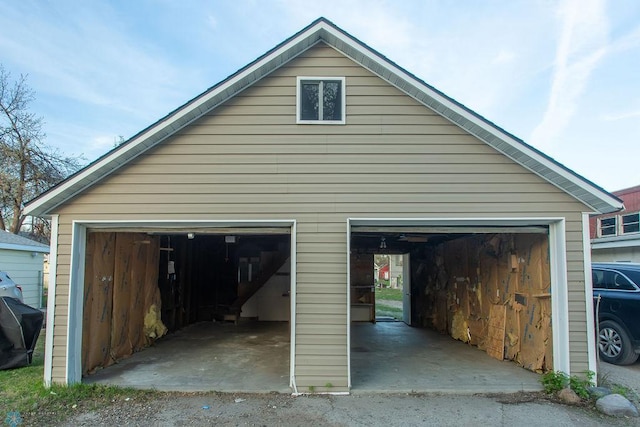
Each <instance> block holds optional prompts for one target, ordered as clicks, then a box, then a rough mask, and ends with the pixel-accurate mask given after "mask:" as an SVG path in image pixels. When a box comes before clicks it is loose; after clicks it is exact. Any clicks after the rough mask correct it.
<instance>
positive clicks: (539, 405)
mask: <svg viewBox="0 0 640 427" xmlns="http://www.w3.org/2000/svg"><path fill="white" fill-rule="evenodd" d="M127 399H128V400H127ZM96 403H97V402H80V403H78V404H77V406H76V408H74V409H73V412H74V413H73V414H72V415H71V416H70V417H68V418H67V419H66V420H64V421H62V422H58V423H55V422H52V420H53V419H55V418H56V417H55V414H39V413H38V412H37V411H34V412H33V413H30V414H23V420H24V425H58V426H122V425H128V426H129V425H130V426H148V425H154V426H194V425H195V426H201V425H202V426H204V425H217V426H272V425H278V426H300V425H323V426H371V425H385V426H405V425H443V426H447V425H451V426H453V425H456V426H457V425H475V424H478V423H480V422H481V423H482V424H486V425H518V424H522V423H523V421H526V420H528V421H532V420H535V424H537V425H568V426H571V425H575V426H594V427H595V426H600V425H603V424H606V425H614V426H629V425H635V424H634V423H635V422H636V420H629V419H614V418H610V417H605V416H603V415H601V414H598V413H596V412H595V411H593V410H591V409H589V408H587V407H579V406H566V405H562V404H559V403H557V402H556V401H554V400H553V399H550V398H549V397H548V396H547V395H544V394H542V393H515V394H493V395H450V394H444V395H438V394H419V393H411V394H367V395H361V394H355V395H349V396H326V395H324V396H300V397H292V396H290V395H288V394H277V393H271V394H231V393H229V394H225V393H215V392H212V393H155V394H151V395H148V396H144V397H135V398H126V397H123V398H120V399H118V400H117V401H103V402H98V403H99V404H96ZM480 420H481V421H480Z"/></svg>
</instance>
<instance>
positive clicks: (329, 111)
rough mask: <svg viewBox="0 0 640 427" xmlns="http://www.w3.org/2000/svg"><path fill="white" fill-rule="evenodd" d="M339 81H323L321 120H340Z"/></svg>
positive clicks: (340, 90) (340, 94)
mask: <svg viewBox="0 0 640 427" xmlns="http://www.w3.org/2000/svg"><path fill="white" fill-rule="evenodd" d="M340 83H341V82H339V81H325V82H324V84H323V91H322V92H323V93H322V113H323V115H322V120H342V88H341V86H342V85H341V84H340Z"/></svg>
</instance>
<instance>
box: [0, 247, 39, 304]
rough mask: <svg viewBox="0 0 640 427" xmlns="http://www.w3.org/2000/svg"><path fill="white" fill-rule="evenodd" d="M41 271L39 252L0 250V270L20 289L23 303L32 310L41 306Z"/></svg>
mask: <svg viewBox="0 0 640 427" xmlns="http://www.w3.org/2000/svg"><path fill="white" fill-rule="evenodd" d="M32 254H35V256H32ZM43 269H44V255H43V254H42V253H41V252H30V251H17V250H12V249H0V270H1V271H4V272H6V273H7V274H9V277H11V279H13V281H14V282H16V283H17V284H18V285H20V286H21V287H22V297H23V299H24V303H25V304H27V305H30V306H31V307H34V308H41V305H42V271H43Z"/></svg>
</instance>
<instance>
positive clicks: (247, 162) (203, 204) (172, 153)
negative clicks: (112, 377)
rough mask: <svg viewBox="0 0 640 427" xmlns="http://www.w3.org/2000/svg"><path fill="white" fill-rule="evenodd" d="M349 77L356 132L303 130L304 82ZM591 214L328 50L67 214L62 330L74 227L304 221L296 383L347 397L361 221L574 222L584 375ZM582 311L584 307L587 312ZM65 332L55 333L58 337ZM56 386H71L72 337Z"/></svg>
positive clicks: (573, 297) (134, 165)
mask: <svg viewBox="0 0 640 427" xmlns="http://www.w3.org/2000/svg"><path fill="white" fill-rule="evenodd" d="M297 76H346V99H347V101H346V102H347V106H346V125H297V124H296V123H295V121H296V114H295V113H296V111H295V105H296V99H295V95H296V77H297ZM586 209H587V208H586V207H585V206H584V205H582V204H581V203H579V202H577V201H576V200H575V199H573V198H571V197H570V196H568V195H567V194H565V193H563V192H562V191H561V190H559V189H557V188H556V187H555V186H553V185H550V184H548V183H547V182H545V181H543V180H542V179H541V178H539V177H537V176H535V175H534V174H532V173H531V172H529V171H528V170H526V169H525V168H523V167H522V166H520V165H518V164H516V163H514V162H513V161H511V160H510V159H508V158H506V157H505V156H503V155H502V154H500V153H498V152H497V151H495V150H493V149H492V148H490V147H488V146H487V145H486V144H484V143H483V142H481V141H479V140H477V139H476V138H474V137H472V136H470V135H468V134H466V133H465V132H464V131H462V130H461V129H460V128H458V127H457V126H454V125H452V124H451V123H449V122H448V121H447V120H445V119H443V118H442V117H440V116H439V115H437V114H436V113H434V112H433V111H431V110H429V109H427V108H425V107H424V106H422V105H420V104H418V103H417V102H416V101H415V100H413V99H412V98H410V97H409V96H406V95H404V94H403V93H401V92H400V91H398V90H397V89H395V88H393V87H392V86H390V85H388V84H386V83H385V82H384V81H382V80H381V79H379V78H378V77H376V76H375V75H373V74H371V73H370V72H369V71H367V70H365V69H364V68H362V67H360V66H358V65H356V64H355V63H354V62H352V61H351V60H349V59H347V58H345V57H343V56H341V55H340V54H339V53H338V52H337V51H335V50H334V49H332V48H329V47H326V46H324V45H318V46H316V47H314V48H312V49H310V50H308V51H307V52H305V53H304V54H303V55H302V56H301V57H299V58H297V59H295V60H293V61H291V62H290V63H289V64H287V65H286V66H284V67H282V68H280V69H279V70H277V71H275V72H274V73H273V74H272V75H270V76H268V77H266V78H264V79H262V80H261V81H260V82H258V83H257V84H255V85H254V86H252V87H250V88H248V89H246V90H244V91H243V92H242V93H241V94H240V95H239V96H236V97H235V98H233V99H231V100H229V101H228V102H227V103H226V104H225V105H223V106H221V107H219V108H217V109H216V110H214V111H212V112H210V113H209V114H207V115H206V116H204V117H203V118H202V119H200V120H199V121H197V122H196V123H194V124H193V125H191V126H189V127H188V128H186V129H184V130H183V131H182V132H181V133H179V134H178V135H175V136H174V137H171V138H170V139H168V140H167V141H166V142H164V143H163V144H161V145H160V146H158V147H156V148H154V149H152V150H150V151H149V152H147V153H146V154H144V155H143V156H140V157H139V158H137V159H136V160H134V161H133V162H131V163H130V164H129V165H127V166H125V167H123V168H121V169H120V170H118V171H117V172H116V173H115V174H113V175H112V176H111V177H108V178H106V179H104V180H103V181H102V182H101V183H99V184H97V185H94V186H93V187H92V188H91V189H89V190H88V191H86V192H84V193H83V194H81V195H79V196H77V197H76V198H75V199H74V200H72V201H71V202H70V203H68V204H66V205H65V206H63V207H61V208H59V209H58V212H56V213H59V214H60V218H59V221H60V236H59V248H58V251H59V252H58V253H59V265H58V270H57V271H58V277H57V283H58V288H57V289H58V295H57V299H56V301H58V303H59V304H58V306H57V307H56V316H57V319H59V320H62V318H63V317H64V316H66V313H67V299H68V293H67V292H68V286H67V284H68V283H69V282H68V274H69V265H68V263H69V259H70V257H69V255H70V242H71V234H70V231H71V221H72V220H96V219H102V220H124V219H128V220H134V219H138V220H146V219H156V220H157V219H166V220H198V219H200V220H215V219H220V220H259V219H264V220H267V219H295V220H296V221H297V242H298V243H297V248H296V250H297V254H298V263H297V276H296V280H297V292H298V293H297V306H296V313H297V315H296V321H297V336H296V348H295V352H296V355H297V357H296V381H297V385H298V386H299V387H308V386H316V387H318V386H324V385H325V384H326V383H328V382H330V383H332V384H333V386H334V388H333V390H334V391H341V390H344V389H346V387H347V362H348V361H347V328H348V325H347V321H346V314H347V313H346V310H347V301H348V299H347V291H346V289H347V287H346V283H347V264H346V262H347V240H346V221H347V218H349V217H416V218H418V217H419V218H429V217H432V218H446V217H456V218H462V217H466V218H474V217H476V218H477V217H483V218H486V217H535V216H539V217H566V218H567V224H566V225H567V241H568V248H569V250H570V252H569V254H568V260H569V265H568V270H569V278H570V283H569V288H570V292H569V299H570V301H571V310H572V311H571V313H570V329H571V344H572V345H573V344H576V346H575V348H574V349H573V350H572V353H571V357H572V369H574V370H576V371H584V370H585V369H587V364H586V359H587V355H586V351H585V348H584V346H583V343H586V326H585V325H586V323H585V313H584V291H583V285H584V283H583V281H584V277H583V274H582V273H581V271H582V268H583V265H582V246H581V245H579V244H578V243H577V242H581V239H582V224H581V212H582V211H584V210H586ZM580 302H582V306H581V305H580ZM65 333H66V329H65V326H64V323H62V322H61V323H60V324H56V328H55V336H56V338H61V337H63V336H64V334H65ZM56 343H58V345H56V347H55V348H54V381H61V380H63V379H64V377H63V374H62V370H61V367H62V366H64V361H65V354H64V347H63V346H62V345H63V344H64V340H63V339H60V340H59V341H56Z"/></svg>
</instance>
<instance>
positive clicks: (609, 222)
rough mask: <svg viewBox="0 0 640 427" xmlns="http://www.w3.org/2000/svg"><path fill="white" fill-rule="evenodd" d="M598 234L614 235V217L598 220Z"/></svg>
mask: <svg viewBox="0 0 640 427" xmlns="http://www.w3.org/2000/svg"><path fill="white" fill-rule="evenodd" d="M600 235H601V236H615V235H616V217H611V218H603V219H601V220H600Z"/></svg>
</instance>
